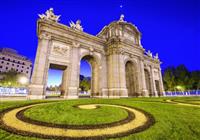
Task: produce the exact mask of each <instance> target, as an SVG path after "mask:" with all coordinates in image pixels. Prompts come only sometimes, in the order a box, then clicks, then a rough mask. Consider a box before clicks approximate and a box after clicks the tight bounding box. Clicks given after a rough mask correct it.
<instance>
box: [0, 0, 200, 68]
mask: <svg viewBox="0 0 200 140" xmlns="http://www.w3.org/2000/svg"><path fill="white" fill-rule="evenodd" d="M120 5H122V8H120ZM50 7H53V8H54V12H55V14H60V15H62V16H61V21H60V22H61V23H63V24H67V25H68V24H69V21H70V20H72V21H76V20H77V19H80V20H81V21H82V25H83V28H84V31H85V32H87V33H90V34H93V35H96V34H97V33H98V32H99V31H100V30H101V29H102V28H103V27H104V26H105V25H107V24H109V23H110V22H112V21H113V20H118V19H119V16H120V14H122V13H123V14H124V15H125V20H126V21H128V22H132V23H133V24H135V25H136V26H137V27H138V29H139V30H140V32H141V33H142V45H143V47H144V48H145V49H146V50H148V49H150V50H151V51H152V52H153V53H154V54H155V53H156V52H158V53H159V57H160V59H161V61H162V62H163V64H162V65H161V67H162V68H166V67H167V66H171V65H174V66H177V65H179V64H185V65H186V67H187V68H188V69H189V70H200V0H27V1H25V0H24V1H22V0H5V1H3V0H1V1H0V19H1V20H0V21H1V22H0V25H1V26H0V47H9V48H13V49H16V50H18V52H19V53H20V54H23V55H25V56H27V57H29V58H30V59H31V60H32V61H34V58H35V54H36V48H37V37H36V21H37V19H38V14H41V13H44V12H45V11H46V10H47V9H49V8H50Z"/></svg>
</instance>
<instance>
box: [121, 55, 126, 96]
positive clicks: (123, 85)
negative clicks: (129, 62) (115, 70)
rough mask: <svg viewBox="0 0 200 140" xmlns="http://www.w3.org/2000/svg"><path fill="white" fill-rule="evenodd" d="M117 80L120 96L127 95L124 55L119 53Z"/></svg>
mask: <svg viewBox="0 0 200 140" xmlns="http://www.w3.org/2000/svg"><path fill="white" fill-rule="evenodd" d="M119 74H120V77H119V82H120V88H121V90H120V97H128V91H127V88H126V70H125V64H124V55H123V54H120V55H119Z"/></svg>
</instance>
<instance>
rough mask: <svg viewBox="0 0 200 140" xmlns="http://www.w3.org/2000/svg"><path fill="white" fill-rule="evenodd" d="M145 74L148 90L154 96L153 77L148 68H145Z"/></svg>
mask: <svg viewBox="0 0 200 140" xmlns="http://www.w3.org/2000/svg"><path fill="white" fill-rule="evenodd" d="M144 74H145V82H146V88H147V91H148V94H149V96H152V95H153V94H152V89H151V77H150V73H149V71H148V70H147V69H144Z"/></svg>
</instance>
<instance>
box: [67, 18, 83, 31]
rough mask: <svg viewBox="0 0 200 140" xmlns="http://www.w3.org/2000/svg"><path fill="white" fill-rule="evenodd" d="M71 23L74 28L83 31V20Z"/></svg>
mask: <svg viewBox="0 0 200 140" xmlns="http://www.w3.org/2000/svg"><path fill="white" fill-rule="evenodd" d="M69 24H70V27H71V28H72V29H75V30H79V31H83V27H82V26H81V21H80V20H77V21H76V23H74V22H73V21H71V22H70V23H69Z"/></svg>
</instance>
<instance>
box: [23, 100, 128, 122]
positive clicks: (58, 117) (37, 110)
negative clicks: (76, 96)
mask: <svg viewBox="0 0 200 140" xmlns="http://www.w3.org/2000/svg"><path fill="white" fill-rule="evenodd" d="M24 115H25V117H27V118H30V119H32V120H37V121H42V122H48V123H54V124H68V125H96V124H105V123H113V122H117V121H120V120H122V119H125V118H127V117H128V113H127V111H126V110H124V109H121V108H116V107H108V106H101V107H99V108H96V109H80V108H78V107H75V106H72V105H69V104H66V103H65V102H61V103H52V104H46V105H40V106H36V107H32V108H30V109H28V110H26V111H25V112H24Z"/></svg>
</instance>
